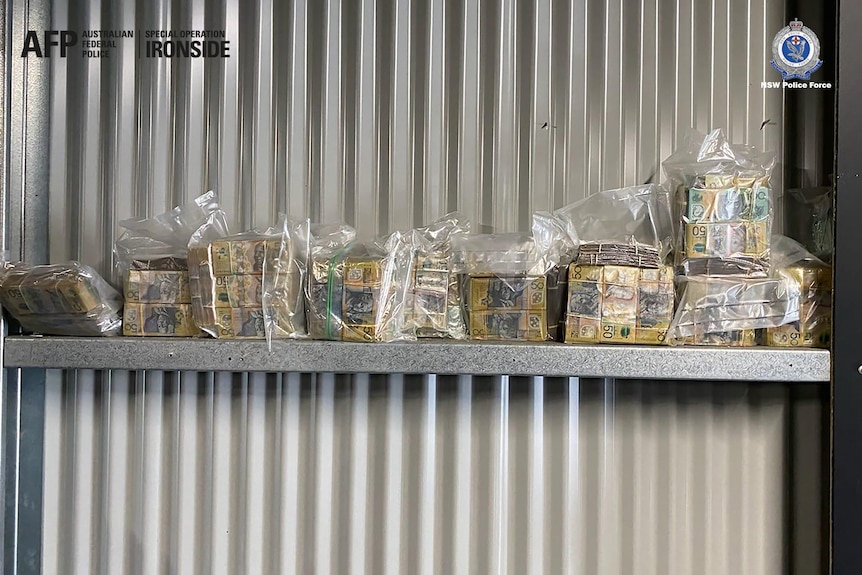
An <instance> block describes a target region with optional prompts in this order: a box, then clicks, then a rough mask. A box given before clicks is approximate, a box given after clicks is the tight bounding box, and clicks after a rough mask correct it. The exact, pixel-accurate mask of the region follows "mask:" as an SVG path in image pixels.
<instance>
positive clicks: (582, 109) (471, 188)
mask: <svg viewBox="0 0 862 575" xmlns="http://www.w3.org/2000/svg"><path fill="white" fill-rule="evenodd" d="M13 5H14V9H13V16H14V17H15V23H14V26H15V27H14V29H15V30H16V31H20V30H24V29H26V28H27V27H28V24H27V22H28V18H33V19H35V20H38V19H39V17H42V18H45V17H47V16H46V13H47V14H49V15H50V21H51V26H52V27H53V28H54V29H63V28H72V29H77V30H84V29H137V30H138V33H139V35H140V34H142V33H143V31H145V30H153V29H189V28H190V29H201V28H207V29H220V30H224V31H225V32H226V34H227V39H228V40H229V41H230V44H231V52H230V53H231V57H230V58H227V59H182V58H174V59H167V58H146V57H143V58H136V57H135V56H136V54H135V49H136V48H135V43H134V42H133V41H128V40H126V41H119V42H118V45H119V47H118V48H117V49H116V50H115V51H113V52H112V53H111V57H109V58H106V59H101V60H100V59H83V58H80V57H77V56H71V57H69V58H67V59H64V60H60V59H54V60H52V61H51V62H50V63H49V62H45V61H38V60H36V59H15V60H14V62H13V76H15V78H16V79H20V80H21V82H17V81H16V82H15V83H13V92H12V94H11V99H12V103H13V110H16V114H14V117H13V126H12V127H13V131H14V132H15V138H16V139H17V138H20V140H21V143H22V146H17V145H16V146H13V147H12V158H11V159H12V164H13V168H14V169H13V174H12V186H11V193H10V197H11V199H12V213H13V216H14V217H13V218H11V222H10V224H11V226H12V234H11V239H12V242H11V245H10V247H11V249H12V250H13V253H14V252H17V251H18V250H19V249H20V248H21V247H22V245H23V246H24V247H25V248H26V251H27V252H28V255H30V254H32V255H34V256H36V257H40V258H45V257H49V258H50V259H52V260H67V259H72V258H79V259H83V260H84V261H86V262H87V263H90V264H93V265H95V266H96V267H100V268H101V269H103V270H105V271H109V270H110V269H111V265H110V263H111V250H110V245H111V241H112V239H113V238H114V237H115V234H116V232H117V222H118V221H119V220H121V219H124V218H127V217H131V216H134V215H142V214H154V213H158V212H161V211H164V210H165V209H169V208H170V207H171V206H173V205H176V204H177V203H179V202H181V201H184V200H186V199H189V198H191V197H193V196H195V195H198V194H199V193H201V192H202V191H204V190H206V189H209V188H212V189H215V190H217V191H218V193H219V194H220V196H221V198H222V202H223V203H224V204H225V206H226V207H227V209H228V211H229V214H230V216H231V218H232V220H233V222H232V223H233V224H234V227H235V228H236V229H240V228H248V227H250V226H253V225H255V226H266V225H268V224H271V223H273V221H274V219H275V214H276V213H277V212H278V211H282V210H287V211H288V212H290V213H291V214H292V215H294V216H296V217H305V216H310V217H312V218H314V219H324V220H337V219H340V218H343V219H345V220H346V221H348V222H350V223H353V224H354V225H356V227H357V228H358V229H359V230H360V232H361V233H363V234H375V233H383V232H386V231H390V230H392V229H395V228H400V227H407V226H411V225H415V224H420V223H423V222H427V221H429V220H430V219H432V218H434V217H436V216H439V215H441V214H442V213H444V212H446V211H448V210H453V209H459V210H461V211H463V212H464V213H466V214H467V215H468V216H469V217H470V218H472V219H473V221H475V222H476V223H477V224H478V225H479V226H487V227H493V228H494V229H496V230H504V231H505V230H515V229H519V228H520V229H526V228H527V227H528V221H529V214H530V213H531V212H532V211H534V210H542V209H549V208H553V207H557V206H560V205H562V204H565V203H568V202H571V201H573V200H576V199H579V198H581V197H583V196H584V195H585V194H588V193H591V192H595V191H597V190H600V189H603V188H610V187H618V186H622V185H631V184H636V183H641V182H644V181H646V180H648V179H650V178H656V177H659V174H660V168H659V162H660V161H661V160H662V159H663V158H664V157H666V156H667V155H668V154H670V152H671V151H672V150H673V148H674V147H675V145H676V144H677V142H678V141H679V139H680V137H681V136H682V135H683V134H684V133H685V132H686V131H687V130H688V129H689V128H691V127H694V128H697V129H699V130H701V131H705V130H708V129H710V128H712V127H718V126H721V127H725V128H726V129H727V130H728V132H729V134H730V136H731V137H732V138H733V139H734V140H736V141H739V142H745V143H749V144H754V145H757V146H763V147H765V148H768V149H773V150H775V151H777V152H779V153H780V152H781V151H782V150H781V145H782V130H783V125H782V124H783V123H782V122H780V121H778V120H779V119H780V118H781V117H782V113H783V102H782V95H781V91H780V90H763V89H761V88H760V82H761V81H762V80H764V79H775V78H773V76H776V74H775V72H774V71H773V70H771V68H769V64H768V62H769V59H770V56H769V55H770V42H771V39H772V36H773V35H774V33H775V31H776V30H778V29H779V28H780V27H781V26H783V25H784V22H783V18H784V16H783V12H784V3H783V0H751V1H749V2H745V3H735V2H730V1H728V0H710V1H705V0H682V1H678V0H643V1H642V2H637V3H631V2H623V1H622V0H600V1H599V0H584V1H577V2H570V1H568V0H541V1H539V2H535V3H527V2H518V1H517V0H483V1H480V2H465V1H463V0H409V1H407V0H403V1H394V0H363V1H362V2H357V3H354V2H341V1H339V0H326V1H322V2H306V1H305V0H295V1H292V2H271V1H267V0H258V1H255V2H240V1H239V0H207V1H205V2H195V3H185V2H172V1H170V0H160V1H158V2H150V1H147V2H143V1H140V2H135V1H132V0H126V1H121V0H100V1H97V0H72V1H71V2H68V3H67V2H46V3H44V4H43V3H41V2H35V1H31V2H29V3H27V4H24V3H18V2H15V3H13ZM31 27H32V26H31ZM21 36H22V34H20V33H19V34H15V36H14V37H13V52H15V51H16V50H17V51H19V52H20V48H21V47H22V43H23V38H22V37H21ZM46 60H47V59H46ZM48 86H50V87H48ZM43 92H44V93H43ZM43 100H44V101H43ZM15 118H17V120H16V119H15ZM23 118H26V129H25V126H24V125H23V124H20V125H19V124H15V122H23V120H22V119H23ZM766 119H772V120H774V123H771V124H769V125H767V126H766V127H765V128H763V129H761V124H762V122H763V121H764V120H766ZM48 124H50V127H49V126H48ZM49 135H50V143H48V142H49V140H47V138H48V136H49ZM40 149H48V150H49V154H48V158H47V159H46V160H45V161H46V162H48V164H49V166H42V165H41V164H40V162H41V161H42V159H43V157H44V154H41V153H39V152H38V150H40ZM24 150H28V152H29V151H32V152H33V155H32V156H31V155H30V154H29V153H28V154H24ZM19 154H21V155H22V156H20V157H19ZM25 159H26V162H25ZM30 162H32V163H33V166H30V165H29V163H30ZM48 167H49V168H50V171H48V170H47V169H46V168H48ZM19 168H20V171H19ZM31 168H32V169H31ZM47 173H50V178H49V179H47V180H46V181H43V180H42V179H39V178H45V176H46V174H47ZM40 174H41V175H40ZM781 177H782V174H781V173H780V171H778V172H777V173H776V179H777V180H778V181H777V188H778V189H781V181H780V179H781ZM25 183H26V187H28V189H30V190H32V192H31V193H29V194H28V195H27V196H26V198H27V200H26V201H24V199H23V198H24V197H25V196H24V195H23V190H24V188H25ZM45 188H47V192H48V193H47V197H45V194H44V192H43V190H44V189H45ZM37 190H38V191H39V192H41V193H38V194H37V193H35V192H36V191H37ZM49 205H50V212H49V210H48V206H49ZM19 216H20V217H19ZM45 221H48V222H49V224H50V225H49V226H48V227H47V228H46V227H45V226H44V222H45ZM22 222H23V227H22ZM46 235H47V237H48V238H49V239H50V243H49V244H48V245H49V246H50V251H49V253H48V254H45V253H44V251H43V250H40V248H39V246H40V245H45V244H43V243H42V242H41V241H38V240H41V239H42V238H44V237H46ZM28 238H29V240H28ZM25 243H26V245H24V244H25Z"/></svg>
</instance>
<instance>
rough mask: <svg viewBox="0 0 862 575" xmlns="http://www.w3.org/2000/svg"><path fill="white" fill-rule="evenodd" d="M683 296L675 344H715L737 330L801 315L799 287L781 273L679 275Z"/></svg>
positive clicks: (672, 329) (676, 320)
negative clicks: (719, 275)
mask: <svg viewBox="0 0 862 575" xmlns="http://www.w3.org/2000/svg"><path fill="white" fill-rule="evenodd" d="M679 279H680V281H681V291H682V295H681V297H680V302H679V305H678V306H677V311H676V315H675V316H674V320H673V322H672V323H671V326H670V334H671V343H672V344H677V345H681V344H689V345H714V342H715V341H716V340H717V339H718V341H722V338H730V339H731V340H733V341H735V340H736V339H740V340H741V341H745V338H746V337H747V336H744V335H742V336H736V335H732V336H731V335H727V336H725V334H734V332H745V331H747V330H758V329H764V328H770V327H777V326H780V325H783V324H786V323H791V322H794V321H797V320H798V319H799V295H800V293H799V288H798V287H797V286H796V285H795V284H794V283H793V282H790V281H787V280H786V279H785V278H781V277H768V278H748V277H732V276H727V277H709V276H688V277H680V278H679Z"/></svg>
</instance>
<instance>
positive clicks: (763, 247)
mask: <svg viewBox="0 0 862 575" xmlns="http://www.w3.org/2000/svg"><path fill="white" fill-rule="evenodd" d="M768 248H769V243H768V240H767V227H766V223H765V222H741V223H732V224H728V223H722V224H686V225H685V253H686V255H687V256H688V257H689V258H722V259H730V258H744V259H748V260H754V259H756V258H766V257H767V256H768Z"/></svg>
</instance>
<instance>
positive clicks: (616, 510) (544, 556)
mask: <svg viewBox="0 0 862 575" xmlns="http://www.w3.org/2000/svg"><path fill="white" fill-rule="evenodd" d="M789 397H790V392H789V391H788V389H787V388H786V387H785V386H782V385H775V384H773V385H762V386H758V387H756V388H750V387H748V386H746V385H741V384H709V383H706V382H702V383H701V382H698V383H694V384H673V383H643V382H621V381H620V382H614V381H602V380H578V379H576V378H575V379H569V380H566V379H550V378H549V379H544V380H543V379H542V378H503V379H502V380H500V379H497V378H457V377H442V376H441V377H435V376H428V377H415V378H414V377H403V376H390V377H385V376H362V375H360V376H355V377H346V376H335V375H310V374H305V375H302V374H289V375H265V374H260V375H233V376H232V375H229V374H195V373H182V374H176V373H169V374H161V373H148V374H134V373H128V372H116V371H115V372H113V373H111V374H108V373H99V372H96V373H94V372H86V373H85V372H80V373H79V374H78V375H77V376H75V377H71V378H70V377H65V378H64V377H63V375H62V374H61V373H59V372H57V373H53V374H51V376H50V377H49V378H48V393H47V403H46V414H45V415H46V419H45V422H46V423H45V468H44V473H45V477H46V483H45V491H44V502H43V504H44V543H43V554H42V568H43V570H44V572H46V573H70V574H72V573H81V574H83V573H112V574H114V573H116V574H120V573H319V574H324V573H477V574H479V573H512V574H516V573H519V574H520V573H537V574H538V573H548V574H551V573H554V574H556V573H572V574H584V575H586V574H594V573H601V574H603V575H615V574H618V575H622V574H630V573H638V574H655V575H670V574H680V575H682V574H686V575H688V574H692V573H698V574H710V575H712V574H716V575H718V574H722V575H724V574H726V575H736V574H739V573H746V574H752V575H755V574H779V573H787V572H790V571H791V565H794V566H795V567H794V568H795V571H793V572H796V573H817V572H818V568H819V559H820V556H819V549H818V545H819V529H818V527H817V522H818V520H819V515H818V513H817V507H818V505H817V503H818V499H819V497H820V493H821V490H820V487H819V482H818V478H819V474H820V470H819V467H818V466H817V465H810V463H811V459H808V457H809V456H810V455H812V454H806V459H808V461H807V462H805V461H803V462H799V463H798V464H797V465H800V466H801V468H800V469H798V472H799V476H798V478H797V484H800V485H805V484H807V485H809V488H808V489H806V491H805V492H804V493H797V494H795V495H794V494H792V492H791V491H789V490H788V484H787V482H786V478H785V476H786V474H787V470H788V468H789V467H788V460H789V459H790V458H791V452H792V451H793V450H791V449H789V448H788V437H789V436H790V435H791V430H792V429H793V427H794V426H795V425H796V424H797V423H796V422H797V421H798V418H797V417H793V418H792V417H791V414H790V411H789V409H788V400H789ZM802 405H806V406H808V407H807V409H809V410H811V409H812V408H813V412H812V413H811V414H808V415H807V416H805V417H804V425H805V428H804V433H805V434H808V436H809V437H808V440H809V441H811V440H814V445H815V446H816V445H817V441H818V439H819V437H818V436H819V432H818V428H819V424H820V418H819V415H818V414H819V407H818V402H817V401H816V397H815V398H809V399H808V400H801V399H797V401H796V412H797V415H798V414H799V413H800V406H802ZM811 415H813V417H812V416H811ZM812 434H813V437H812ZM797 452H798V451H797ZM806 463H808V464H809V465H806ZM812 480H813V481H814V483H813V484H812V483H811V482H812ZM811 487H813V489H812V488H811ZM795 499H799V500H801V501H803V502H804V503H803V505H809V507H810V508H809V510H808V511H805V510H802V508H800V507H799V506H794V505H789V504H788V502H791V501H794V503H795ZM812 500H813V502H814V503H815V505H813V506H811V501H812ZM812 508H813V509H814V511H815V512H814V513H811V512H810V511H811V509H812ZM793 526H796V529H797V530H798V531H797V532H796V533H795V534H794V533H793V532H792V529H793ZM790 541H795V542H796V543H798V545H791V544H790V543H789V542H790ZM795 547H798V548H797V549H794V548H795Z"/></svg>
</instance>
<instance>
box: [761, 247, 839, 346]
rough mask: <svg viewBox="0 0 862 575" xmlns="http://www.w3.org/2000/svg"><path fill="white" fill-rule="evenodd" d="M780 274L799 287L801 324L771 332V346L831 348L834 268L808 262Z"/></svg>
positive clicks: (784, 326) (769, 343)
mask: <svg viewBox="0 0 862 575" xmlns="http://www.w3.org/2000/svg"><path fill="white" fill-rule="evenodd" d="M779 273H780V275H782V276H783V277H786V278H788V279H789V280H790V281H793V282H794V283H795V284H796V285H797V286H798V288H799V292H800V296H799V297H800V302H799V321H795V322H791V323H787V324H784V325H781V326H778V327H772V328H769V329H767V330H766V343H767V345H771V346H777V347H822V348H828V347H829V345H830V343H831V339H832V268H830V267H829V266H827V265H825V264H819V263H814V262H810V263H809V262H806V263H803V264H800V265H796V266H792V267H788V268H785V269H782V270H781V271H780V272H779Z"/></svg>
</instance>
